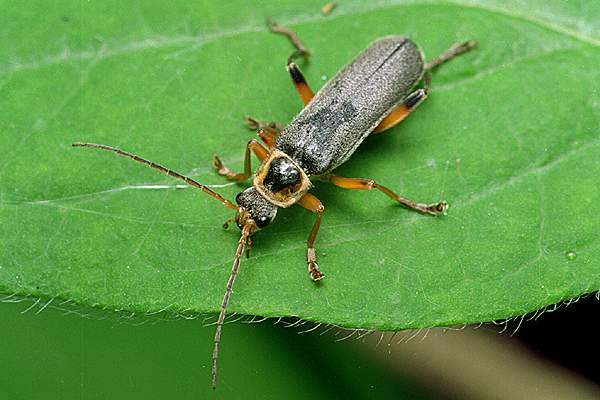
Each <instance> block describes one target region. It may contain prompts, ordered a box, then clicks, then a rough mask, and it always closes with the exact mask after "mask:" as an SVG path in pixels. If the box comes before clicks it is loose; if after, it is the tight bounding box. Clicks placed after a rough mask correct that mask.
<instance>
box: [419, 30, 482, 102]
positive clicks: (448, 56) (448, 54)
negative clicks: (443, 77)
mask: <svg viewBox="0 0 600 400" xmlns="http://www.w3.org/2000/svg"><path fill="white" fill-rule="evenodd" d="M475 46H477V41H476V40H467V41H466V42H463V43H456V44H454V45H453V46H452V47H450V48H449V49H448V50H446V51H444V52H443V53H442V54H440V55H439V56H437V57H436V58H434V59H433V60H431V61H429V62H428V63H427V64H425V73H424V75H423V89H425V91H426V92H427V91H428V90H429V83H430V82H431V71H432V70H434V69H435V68H437V67H439V66H440V65H442V64H444V63H446V62H448V61H450V60H452V59H453V58H454V57H456V56H458V55H460V54H463V53H466V52H467V51H469V50H471V49H472V48H473V47H475Z"/></svg>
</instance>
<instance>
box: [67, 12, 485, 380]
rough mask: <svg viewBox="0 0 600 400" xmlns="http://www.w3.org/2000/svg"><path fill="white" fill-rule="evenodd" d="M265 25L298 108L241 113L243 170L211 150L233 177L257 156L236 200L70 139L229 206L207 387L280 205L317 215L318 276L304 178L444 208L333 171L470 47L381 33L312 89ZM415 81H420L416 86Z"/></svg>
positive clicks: (301, 49) (316, 205)
mask: <svg viewBox="0 0 600 400" xmlns="http://www.w3.org/2000/svg"><path fill="white" fill-rule="evenodd" d="M269 28H270V30H271V31H272V32H275V33H281V34H283V35H286V36H287V37H288V38H289V39H290V40H291V42H292V43H293V44H294V46H295V48H296V50H295V51H294V53H292V55H291V56H290V57H289V58H288V62H287V70H288V72H289V74H290V76H291V78H292V81H293V83H294V85H295V87H296V90H297V91H298V93H299V95H300V97H301V99H302V101H303V102H304V105H305V107H304V108H303V109H302V111H301V112H300V113H299V114H298V115H297V116H296V117H295V118H294V119H293V120H292V122H290V124H289V125H287V126H286V127H285V128H282V127H281V126H280V125H279V124H276V123H272V122H271V123H265V122H261V121H257V120H255V119H253V118H249V117H247V123H248V125H249V127H250V128H253V129H257V133H258V136H259V137H260V139H261V140H262V141H263V142H264V143H265V145H266V147H265V146H263V145H262V144H260V143H259V142H258V141H257V140H255V139H252V140H250V141H249V142H248V144H247V145H246V154H245V159H244V171H243V172H241V173H234V172H232V171H231V170H230V169H228V168H227V167H226V166H225V165H223V163H222V162H221V160H220V159H219V157H217V156H216V155H215V156H214V160H213V164H214V167H215V169H216V170H217V172H218V173H219V174H220V175H222V176H224V177H225V178H227V179H229V180H231V181H237V182H242V181H245V180H247V179H248V178H250V176H251V175H252V171H251V164H250V158H251V153H254V155H255V156H256V157H257V158H258V159H259V160H260V161H261V164H260V166H259V167H258V170H257V171H256V172H255V174H254V180H253V185H252V186H251V187H249V188H247V189H245V190H244V191H242V192H241V193H239V194H238V195H237V197H236V199H235V200H236V203H237V204H235V203H233V202H231V201H229V200H227V199H225V198H224V197H222V196H221V195H219V194H217V193H215V192H214V191H212V190H211V189H210V188H208V187H207V186H205V185H202V184H200V183H198V182H197V181H195V180H193V179H191V178H189V177H187V176H184V175H182V174H180V173H178V172H175V171H173V170H171V169H169V168H166V167H163V166H162V165H159V164H156V163H154V162H152V161H148V160H146V159H144V158H142V157H139V156H137V155H135V154H132V153H129V152H126V151H123V150H120V149H118V148H116V147H112V146H107V145H102V144H95V143H74V144H73V146H74V147H91V148H96V149H101V150H107V151H111V152H114V153H116V154H118V155H120V156H124V157H129V158H131V159H133V160H135V161H138V162H140V163H143V164H146V165H147V166H149V167H151V168H154V169H156V170H158V171H161V172H163V173H165V174H168V175H170V176H172V177H174V178H177V179H181V180H183V181H184V182H186V183H187V184H189V185H191V186H194V187H196V188H198V189H200V190H202V191H203V192H205V193H206V194H208V195H210V196H212V197H213V198H215V199H216V200H218V201H220V202H221V203H222V204H223V205H225V206H226V207H228V208H230V209H232V210H235V211H236V216H235V218H234V219H231V220H228V221H227V222H225V224H224V227H227V225H228V223H229V222H235V223H236V224H237V226H238V227H239V228H240V230H241V236H240V239H239V242H238V246H237V250H236V253H235V259H234V262H233V266H232V269H231V275H230V277H229V280H228V282H227V286H226V290H225V294H224V295H223V301H222V303H221V310H220V313H219V318H218V320H217V324H216V330H215V338H214V348H213V355H212V385H213V388H215V387H216V374H217V358H218V352H219V344H220V339H221V330H222V327H223V322H224V320H225V313H226V310H227V304H228V302H229V297H230V295H231V291H232V287H233V283H234V282H235V279H236V276H237V272H238V268H239V265H240V259H241V256H242V253H243V252H244V248H246V254H247V255H248V254H249V248H250V245H251V236H252V235H253V234H254V233H255V232H256V231H258V230H260V229H262V228H264V227H266V226H267V225H269V224H270V223H271V222H273V220H274V219H275V216H276V215H277V210H278V209H279V208H287V207H290V206H292V205H294V204H298V205H300V206H302V207H304V208H305V209H307V210H309V211H311V212H313V213H315V214H316V221H315V223H314V225H313V227H312V229H311V231H310V234H309V236H308V240H307V252H306V262H307V266H308V272H309V274H310V277H311V279H312V280H313V281H315V282H316V281H319V280H320V279H322V278H323V276H324V275H323V273H322V272H321V270H320V269H319V266H318V264H317V257H316V252H315V248H314V243H315V239H316V237H317V233H318V231H319V227H320V225H321V217H322V215H323V212H324V211H325V207H324V206H323V204H322V203H321V201H319V199H317V198H316V197H315V196H313V195H312V194H310V193H308V191H309V190H310V188H311V186H312V185H311V181H310V178H311V177H318V178H320V179H321V180H325V181H328V182H330V183H332V184H333V185H335V186H338V187H341V188H344V189H358V190H371V189H377V190H379V191H381V192H383V193H384V194H385V195H387V196H388V197H390V198H392V199H393V200H395V201H397V202H398V203H400V204H401V205H403V206H404V207H406V208H409V209H412V210H416V211H418V212H421V213H424V214H431V215H439V214H442V213H444V211H445V210H446V208H447V207H448V204H447V203H446V202H445V201H440V202H437V203H433V204H424V203H419V202H415V201H413V200H410V199H407V198H405V197H403V196H400V195H398V194H396V193H394V192H393V191H392V190H391V189H388V188H387V187H385V186H382V185H380V184H378V183H376V182H375V181H373V180H370V179H359V178H343V177H340V176H337V175H334V174H333V173H332V171H333V170H334V169H335V168H337V167H338V166H340V165H341V164H342V163H344V162H345V161H346V160H348V158H350V156H351V155H352V154H353V153H354V152H355V150H356V149H357V147H358V146H359V145H360V144H361V143H362V142H363V140H365V139H366V138H367V136H369V135H373V134H378V133H380V132H383V131H385V130H387V129H389V128H391V127H393V126H395V125H397V124H398V123H399V122H401V121H402V120H403V119H404V118H406V117H407V116H408V115H409V114H410V113H411V112H412V111H413V110H414V109H415V108H416V107H417V106H418V105H419V104H421V103H422V102H423V100H425V99H426V97H427V93H428V89H429V83H430V78H431V71H432V70H433V69H435V68H436V67H438V66H439V65H441V64H443V63H445V62H446V61H449V60H450V59H452V58H453V57H455V56H457V55H459V54H461V53H464V52H466V51H469V50H470V49H471V48H473V47H474V46H475V45H476V42H475V41H473V40H470V41H466V42H464V43H460V44H456V45H454V46H452V47H450V48H449V49H448V50H446V51H445V52H443V53H442V54H441V55H439V56H438V57H437V58H435V59H433V60H432V61H430V62H428V63H425V61H424V57H423V54H422V52H421V51H420V50H419V48H418V47H417V46H416V45H415V43H413V42H412V41H411V40H410V39H408V38H405V37H402V36H386V37H383V38H380V39H377V40H375V41H374V42H373V43H371V44H370V45H369V46H368V47H367V48H366V49H365V50H363V51H362V53H360V54H359V55H358V56H357V57H356V58H354V60H352V61H351V62H350V63H349V64H347V65H346V66H345V67H343V68H342V69H341V70H340V71H339V72H338V73H337V74H336V75H335V76H334V77H333V78H332V79H331V80H330V81H329V82H327V83H326V84H325V86H323V88H321V90H319V92H318V93H317V94H316V95H314V94H313V91H312V90H311V89H310V87H309V86H308V84H307V82H306V80H305V78H304V76H303V75H302V72H301V71H300V69H299V68H298V66H297V65H296V63H295V62H294V59H296V58H297V57H300V56H303V57H305V58H308V56H309V52H308V50H307V48H306V47H305V46H304V44H303V43H302V41H301V40H300V39H299V38H298V36H297V35H296V34H295V33H294V32H293V31H292V30H290V29H289V28H287V27H284V26H282V25H279V24H276V23H273V22H269ZM421 81H422V82H423V87H421V88H418V89H415V87H416V86H417V84H418V83H419V82H421Z"/></svg>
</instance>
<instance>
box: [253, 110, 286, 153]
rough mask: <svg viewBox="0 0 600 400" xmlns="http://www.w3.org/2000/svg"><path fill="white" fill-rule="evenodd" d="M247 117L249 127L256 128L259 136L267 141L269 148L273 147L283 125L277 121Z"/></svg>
mask: <svg viewBox="0 0 600 400" xmlns="http://www.w3.org/2000/svg"><path fill="white" fill-rule="evenodd" d="M245 119H246V124H247V125H248V128H250V129H252V130H256V131H257V132H256V133H257V134H258V137H260V139H261V140H262V141H263V142H265V144H266V145H267V147H268V148H269V149H270V148H272V147H273V145H274V144H275V139H277V135H279V132H281V131H282V130H283V126H281V124H278V123H277V122H265V121H260V120H258V119H254V118H252V117H246V118H245Z"/></svg>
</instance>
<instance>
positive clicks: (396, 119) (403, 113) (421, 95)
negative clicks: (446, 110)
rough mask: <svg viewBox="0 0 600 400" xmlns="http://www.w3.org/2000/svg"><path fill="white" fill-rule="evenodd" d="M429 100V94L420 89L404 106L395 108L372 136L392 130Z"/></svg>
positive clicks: (411, 95) (410, 95)
mask: <svg viewBox="0 0 600 400" xmlns="http://www.w3.org/2000/svg"><path fill="white" fill-rule="evenodd" d="M426 98H427V92H426V91H425V90H424V89H419V90H416V91H414V92H412V93H411V94H409V95H408V97H407V98H406V99H405V100H404V102H403V103H402V104H400V105H399V106H397V107H396V108H394V109H393V110H392V111H391V112H390V113H389V114H388V115H387V116H386V117H385V118H384V119H383V120H382V121H381V122H380V123H379V125H377V126H376V127H375V129H374V130H373V132H371V134H372V135H374V134H378V133H381V132H383V131H385V130H387V129H390V128H392V127H394V126H396V125H398V124H399V123H400V122H402V121H403V120H404V118H406V117H408V114H410V113H411V112H412V111H413V110H414V109H415V108H417V106H418V105H419V104H421V103H422V102H423V100H425V99H426Z"/></svg>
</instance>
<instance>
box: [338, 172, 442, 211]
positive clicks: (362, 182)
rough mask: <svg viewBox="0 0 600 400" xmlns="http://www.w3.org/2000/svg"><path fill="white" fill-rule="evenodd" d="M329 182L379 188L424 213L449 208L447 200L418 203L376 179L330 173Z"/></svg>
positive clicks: (350, 186)
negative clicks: (344, 176) (345, 176)
mask: <svg viewBox="0 0 600 400" xmlns="http://www.w3.org/2000/svg"><path fill="white" fill-rule="evenodd" d="M328 179H329V182H331V183H333V184H334V185H335V186H338V187H341V188H344V189H356V190H371V189H377V190H379V191H381V192H383V193H384V194H385V195H386V196H388V197H389V198H391V199H393V200H396V201H397V202H398V203H400V204H402V205H403V206H404V207H406V208H410V209H411V210H415V211H419V212H421V213H424V214H431V215H440V214H443V213H444V211H446V209H447V208H448V203H446V202H445V201H440V202H438V203H433V204H423V203H417V202H416V201H413V200H409V199H407V198H406V197H402V196H400V195H398V194H396V193H394V192H392V191H391V190H390V189H388V188H386V187H385V186H382V185H379V184H377V183H375V181H374V180H371V179H361V178H342V177H341V176H335V175H330V176H329V177H328Z"/></svg>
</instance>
